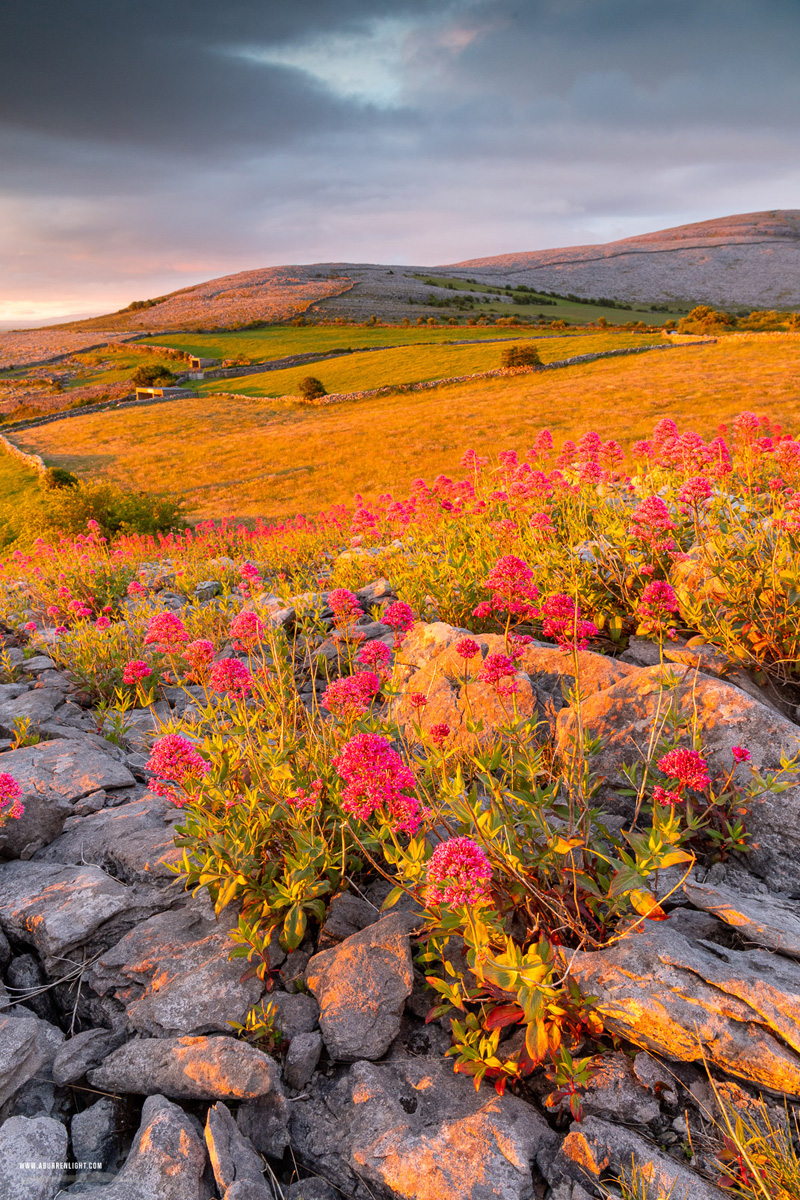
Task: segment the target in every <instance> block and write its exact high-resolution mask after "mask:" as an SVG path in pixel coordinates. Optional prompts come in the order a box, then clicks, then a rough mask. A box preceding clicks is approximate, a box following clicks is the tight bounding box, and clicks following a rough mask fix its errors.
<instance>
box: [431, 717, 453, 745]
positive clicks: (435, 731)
mask: <svg viewBox="0 0 800 1200" xmlns="http://www.w3.org/2000/svg"><path fill="white" fill-rule="evenodd" d="M428 733H429V735H430V739H431V741H432V742H433V744H434V746H441V745H442V744H443V742H446V741H447V739H448V738H449V737H450V726H449V725H448V724H447V722H446V721H439V722H438V723H437V724H436V725H431V727H430V729H429V730H428Z"/></svg>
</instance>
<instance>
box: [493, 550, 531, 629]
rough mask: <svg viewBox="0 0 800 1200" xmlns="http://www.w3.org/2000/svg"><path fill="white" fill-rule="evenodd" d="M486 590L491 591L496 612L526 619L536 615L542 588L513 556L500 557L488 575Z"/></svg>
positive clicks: (523, 563) (524, 564) (525, 566)
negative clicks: (538, 597)
mask: <svg viewBox="0 0 800 1200" xmlns="http://www.w3.org/2000/svg"><path fill="white" fill-rule="evenodd" d="M482 586H483V587H485V588H488V589H490V590H491V593H492V596H491V600H490V604H491V607H492V609H494V610H495V612H500V613H508V614H509V615H510V616H515V617H520V618H521V619H523V620H524V619H526V618H530V617H532V616H534V615H535V614H536V604H535V601H536V598H537V596H538V595H539V589H538V588H537V586H536V584H535V583H534V582H533V571H532V570H531V568H530V567H529V566H528V564H527V563H525V562H523V561H522V559H521V558H517V557H516V556H515V555H513V554H506V555H504V556H503V557H502V558H499V559H498V560H497V562H496V563H495V565H494V566H493V567H492V569H491V571H490V572H489V574H488V575H487V577H486V579H485V581H484V583H483V584H482Z"/></svg>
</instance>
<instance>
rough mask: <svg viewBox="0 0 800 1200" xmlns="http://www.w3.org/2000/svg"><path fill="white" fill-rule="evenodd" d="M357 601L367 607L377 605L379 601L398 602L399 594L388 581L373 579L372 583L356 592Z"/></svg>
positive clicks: (366, 584)
mask: <svg viewBox="0 0 800 1200" xmlns="http://www.w3.org/2000/svg"><path fill="white" fill-rule="evenodd" d="M356 599H357V600H358V601H359V602H360V603H361V604H362V605H365V606H367V607H369V606H370V605H373V604H377V603H378V601H379V600H396V599H397V592H396V591H395V590H394V588H393V587H392V585H391V584H390V583H389V580H388V579H383V578H380V579H373V580H372V581H371V582H370V583H365V584H364V586H363V587H360V588H359V589H358V590H357V592H356Z"/></svg>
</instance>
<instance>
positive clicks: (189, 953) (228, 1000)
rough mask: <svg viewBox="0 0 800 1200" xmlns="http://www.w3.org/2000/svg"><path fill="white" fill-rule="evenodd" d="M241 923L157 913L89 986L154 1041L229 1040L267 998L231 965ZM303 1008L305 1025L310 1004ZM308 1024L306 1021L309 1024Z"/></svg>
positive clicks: (194, 912) (96, 968) (102, 962)
mask: <svg viewBox="0 0 800 1200" xmlns="http://www.w3.org/2000/svg"><path fill="white" fill-rule="evenodd" d="M235 924H236V918H235V916H234V915H233V914H232V913H231V912H228V911H227V910H226V911H225V912H223V914H222V916H221V918H220V920H219V921H217V920H215V918H214V914H213V910H210V911H208V913H206V912H204V911H203V910H202V909H199V910H198V907H195V906H194V905H186V906H185V907H182V908H178V909H174V910H172V911H169V912H164V913H159V914H158V915H156V916H153V917H150V918H149V920H146V921H143V922H142V923H141V924H138V925H137V926H136V927H135V928H134V929H133V930H131V932H130V933H128V934H126V936H125V937H124V938H122V940H121V941H120V942H118V943H117V944H116V945H115V946H113V947H112V948H111V949H110V950H108V951H107V952H106V953H105V954H104V955H103V956H102V958H100V959H99V960H98V961H97V962H96V963H94V964H93V966H92V967H90V969H89V971H88V972H87V974H86V981H87V983H88V984H89V986H90V987H91V988H92V990H93V991H95V992H96V993H97V994H98V995H102V996H105V995H109V994H112V995H115V996H116V997H117V998H118V999H119V1000H121V1002H122V1003H123V1004H124V1005H125V1010H126V1013H127V1016H128V1019H129V1021H130V1023H131V1025H132V1026H133V1028H134V1029H137V1030H139V1032H140V1033H145V1034H151V1035H153V1036H155V1037H163V1036H165V1035H167V1036H169V1035H189V1034H200V1033H214V1032H220V1033H229V1032H230V1022H231V1021H244V1018H245V1015H246V1013H247V1012H248V1011H249V1010H250V1009H251V1008H252V1007H253V1005H254V1004H256V1003H257V1001H258V1000H259V998H260V997H261V995H262V994H263V991H264V985H263V983H262V982H261V981H260V980H259V979H256V978H251V979H247V980H245V981H242V964H241V960H233V961H231V959H230V957H229V955H230V951H231V947H232V943H231V941H230V938H229V930H230V928H231V926H232V925H235ZM286 1000H287V1001H290V1000H291V1001H300V1002H301V1003H300V1005H299V1006H298V1007H297V1008H296V1012H295V1016H294V1018H293V1019H294V1021H295V1023H296V1022H297V1021H299V1020H301V1013H307V1010H308V1009H309V1007H310V1006H313V1008H314V1009H315V1010H316V1008H317V1006H316V1003H315V1002H314V1001H313V1000H311V998H310V997H308V996H306V997H300V996H297V997H289V996H287V997H286ZM309 1020H310V1017H309V1016H308V1015H306V1016H305V1023H306V1024H307V1023H308V1021H309Z"/></svg>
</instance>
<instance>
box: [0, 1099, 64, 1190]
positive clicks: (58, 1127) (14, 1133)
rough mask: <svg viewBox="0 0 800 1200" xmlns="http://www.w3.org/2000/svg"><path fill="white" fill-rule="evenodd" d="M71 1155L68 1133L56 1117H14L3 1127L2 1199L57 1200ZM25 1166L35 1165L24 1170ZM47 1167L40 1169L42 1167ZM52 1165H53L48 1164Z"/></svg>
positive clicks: (0, 1144) (0, 1160)
mask: <svg viewBox="0 0 800 1200" xmlns="http://www.w3.org/2000/svg"><path fill="white" fill-rule="evenodd" d="M66 1156H67V1131H66V1128H65V1127H64V1126H63V1125H62V1124H61V1122H60V1121H54V1120H53V1119H52V1117H10V1118H9V1119H8V1120H7V1121H5V1122H4V1123H3V1124H2V1126H0V1196H2V1197H3V1200H53V1197H54V1196H55V1195H56V1194H57V1192H58V1187H59V1182H60V1180H61V1176H62V1174H63V1172H62V1170H61V1167H60V1166H58V1165H56V1164H58V1163H60V1162H62V1161H63V1160H64V1159H65V1158H66ZM22 1163H35V1164H36V1165H37V1169H36V1170H24V1169H22V1168H21V1164H22ZM40 1163H41V1164H43V1165H42V1167H39V1164H40ZM50 1163H52V1164H53V1165H52V1166H49V1165H47V1164H50Z"/></svg>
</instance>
